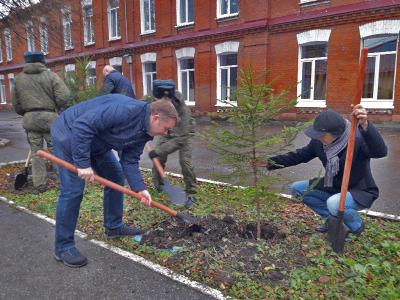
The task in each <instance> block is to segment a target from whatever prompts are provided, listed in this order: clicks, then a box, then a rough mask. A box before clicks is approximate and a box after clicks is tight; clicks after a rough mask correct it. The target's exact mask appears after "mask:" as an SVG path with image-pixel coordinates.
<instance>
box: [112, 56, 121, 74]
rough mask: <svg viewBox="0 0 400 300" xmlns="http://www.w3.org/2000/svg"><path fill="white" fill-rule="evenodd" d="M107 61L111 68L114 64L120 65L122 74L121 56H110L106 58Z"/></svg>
mask: <svg viewBox="0 0 400 300" xmlns="http://www.w3.org/2000/svg"><path fill="white" fill-rule="evenodd" d="M108 63H109V65H110V66H112V67H113V68H115V66H119V67H121V74H123V73H122V57H111V58H110V59H109V60H108ZM118 71H119V70H118Z"/></svg>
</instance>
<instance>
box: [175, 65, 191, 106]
mask: <svg viewBox="0 0 400 300" xmlns="http://www.w3.org/2000/svg"><path fill="white" fill-rule="evenodd" d="M178 73H179V78H178V87H179V90H180V92H181V93H182V96H183V99H185V101H187V102H188V104H193V105H194V59H193V58H183V59H180V60H179V61H178Z"/></svg>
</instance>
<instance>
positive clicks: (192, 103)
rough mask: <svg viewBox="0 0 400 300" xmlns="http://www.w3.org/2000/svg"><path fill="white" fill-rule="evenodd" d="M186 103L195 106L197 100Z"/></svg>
mask: <svg viewBox="0 0 400 300" xmlns="http://www.w3.org/2000/svg"><path fill="white" fill-rule="evenodd" d="M185 104H186V105H187V106H195V105H196V102H194V101H185Z"/></svg>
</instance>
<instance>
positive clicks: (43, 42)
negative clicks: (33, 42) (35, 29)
mask: <svg viewBox="0 0 400 300" xmlns="http://www.w3.org/2000/svg"><path fill="white" fill-rule="evenodd" d="M39 33H40V50H41V51H42V52H43V54H47V53H49V34H48V30H47V24H46V22H45V20H44V19H42V20H41V21H40V25H39Z"/></svg>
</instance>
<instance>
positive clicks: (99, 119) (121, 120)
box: [51, 94, 178, 267]
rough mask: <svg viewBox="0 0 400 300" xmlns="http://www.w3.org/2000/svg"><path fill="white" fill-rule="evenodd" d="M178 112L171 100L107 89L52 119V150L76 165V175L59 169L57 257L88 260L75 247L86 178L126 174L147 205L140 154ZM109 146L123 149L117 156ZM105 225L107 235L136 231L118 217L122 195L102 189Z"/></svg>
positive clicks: (74, 263) (79, 262)
mask: <svg viewBox="0 0 400 300" xmlns="http://www.w3.org/2000/svg"><path fill="white" fill-rule="evenodd" d="M177 122H178V114H177V112H176V110H175V108H174V106H173V105H172V104H171V102H169V101H165V100H160V101H156V102H153V103H151V104H148V103H146V102H142V101H132V99H131V98H129V97H126V96H123V95H119V94H110V95H104V96H100V97H96V98H94V99H91V100H88V101H85V102H81V103H79V104H76V105H74V106H72V107H70V108H68V109H67V110H65V111H64V112H63V113H62V114H61V115H60V116H59V118H58V119H57V120H56V121H55V122H54V123H53V125H52V128H51V135H52V139H53V146H54V154H55V155H56V156H57V157H59V158H61V159H63V160H66V161H68V162H70V163H73V164H74V165H75V166H76V167H77V168H78V174H75V173H73V172H70V171H68V170H67V169H64V168H59V177H60V194H59V197H58V203H57V211H56V232H55V258H56V260H58V261H62V262H63V263H64V264H65V265H67V266H69V267H81V266H84V265H86V263H87V259H86V257H85V256H83V255H82V254H81V253H80V252H79V251H78V249H77V248H76V247H75V241H74V231H75V227H76V223H77V220H78V215H79V209H80V204H81V201H82V198H83V190H84V187H85V181H93V180H94V172H96V173H97V174H98V175H100V176H102V177H104V178H106V179H108V180H111V181H113V182H115V183H117V184H120V185H123V184H124V180H125V178H126V179H127V181H128V183H129V185H130V187H131V189H132V190H134V191H135V192H138V193H139V194H140V195H141V196H142V197H143V198H142V202H143V203H145V204H146V205H150V204H151V196H150V194H149V192H148V191H147V190H146V186H145V184H144V182H143V179H142V177H141V174H140V170H139V159H140V155H141V154H142V152H143V148H144V145H145V144H146V142H147V141H149V140H152V139H153V137H154V136H157V135H164V134H166V133H167V132H168V131H169V130H170V129H171V128H173V127H175V126H176V123H177ZM112 149H115V150H118V151H120V152H121V157H120V161H119V162H118V160H117V159H116V157H115V155H114V153H112ZM103 207H104V227H105V235H106V237H107V238H116V237H122V236H132V235H136V234H140V233H141V230H140V229H138V228H133V227H129V226H128V225H126V224H123V222H122V214H123V194H122V193H120V192H117V191H115V190H113V189H110V188H108V187H105V188H104V201H103Z"/></svg>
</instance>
